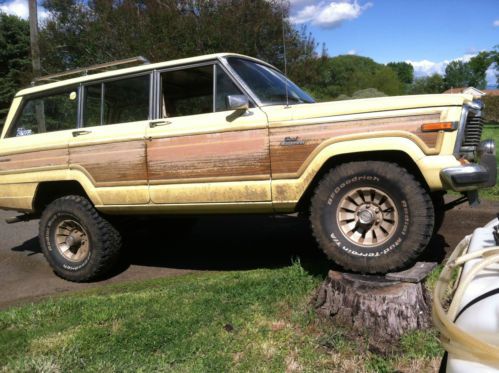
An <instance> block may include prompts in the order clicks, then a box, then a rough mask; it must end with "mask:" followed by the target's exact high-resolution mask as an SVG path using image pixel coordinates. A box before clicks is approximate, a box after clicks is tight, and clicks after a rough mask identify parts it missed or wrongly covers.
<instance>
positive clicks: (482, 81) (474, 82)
mask: <svg viewBox="0 0 499 373" xmlns="http://www.w3.org/2000/svg"><path fill="white" fill-rule="evenodd" d="M492 63H493V61H492V54H491V52H480V53H478V54H477V55H476V56H475V57H473V58H471V59H470V61H469V62H468V65H469V68H470V70H471V79H470V81H469V82H468V86H470V87H475V88H485V87H486V86H487V80H486V71H487V69H488V68H489V66H490V65H491V64H492Z"/></svg>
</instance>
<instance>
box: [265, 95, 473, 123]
mask: <svg viewBox="0 0 499 373" xmlns="http://www.w3.org/2000/svg"><path fill="white" fill-rule="evenodd" d="M472 101H473V96H472V95H466V94H434V95H414V96H390V97H376V98H363V99H358V100H343V101H330V102H321V103H315V104H301V105H293V106H291V107H288V108H286V107H285V106H282V105H279V106H265V107H263V108H262V109H263V111H265V113H266V114H267V116H268V119H269V122H279V121H283V120H300V119H313V118H321V117H329V116H336V115H349V114H361V113H374V112H381V111H390V110H404V109H418V108H430V107H447V106H463V105H464V104H466V103H469V102H472Z"/></svg>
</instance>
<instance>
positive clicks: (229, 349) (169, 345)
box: [0, 263, 443, 373]
mask: <svg viewBox="0 0 499 373" xmlns="http://www.w3.org/2000/svg"><path fill="white" fill-rule="evenodd" d="M321 280H322V279H321V278H319V277H317V276H313V275H310V274H309V273H308V272H306V271H305V270H304V269H303V268H302V266H301V265H300V263H294V264H292V265H291V266H289V267H287V268H280V269H272V270H270V269H269V270H267V269H265V270H252V271H237V272H225V273H202V274H192V275H185V276H179V277H174V278H165V279H159V280H152V281H146V282H140V283H133V284H123V285H117V286H108V287H104V288H101V289H98V290H91V291H86V292H82V293H79V294H71V295H64V296H61V297H57V298H53V299H48V300H45V301H43V302H40V303H36V304H29V305H24V306H21V307H17V308H12V309H9V310H5V311H2V312H0V371H2V372H11V371H25V372H34V371H38V372H68V371H100V372H122V371H142V372H150V371H175V372H216V373H221V372H329V371H334V372H354V371H355V372H391V371H403V372H416V371H420V372H428V371H434V370H435V369H436V368H437V367H438V364H439V362H440V358H441V356H442V353H443V351H442V350H441V348H440V347H439V345H438V342H437V339H436V337H435V335H434V334H433V332H431V331H426V332H421V331H419V332H415V333H412V334H409V335H407V336H406V337H405V338H404V339H403V340H402V341H401V343H400V350H399V352H397V353H394V354H392V355H389V356H379V355H377V354H376V353H373V352H370V351H369V346H368V344H367V342H366V340H365V339H363V338H358V339H355V340H352V339H350V338H348V337H347V336H346V334H345V333H343V332H342V330H339V329H337V328H334V327H332V326H331V325H330V324H329V323H328V322H319V320H318V319H317V317H316V316H315V313H314V312H313V311H311V306H310V305H309V302H310V298H311V296H312V294H313V291H314V289H315V288H316V286H317V285H318V284H319V283H320V282H321Z"/></svg>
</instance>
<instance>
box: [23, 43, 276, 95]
mask: <svg viewBox="0 0 499 373" xmlns="http://www.w3.org/2000/svg"><path fill="white" fill-rule="evenodd" d="M224 57H240V58H244V59H248V60H252V61H255V62H258V63H261V64H264V65H267V66H269V67H272V68H274V69H276V68H275V67H274V66H272V65H270V64H268V63H266V62H264V61H261V60H258V59H256V58H253V57H249V56H245V55H242V54H237V53H214V54H205V55H202V56H196V57H190V58H182V59H177V60H171V61H164V62H158V63H151V64H144V65H139V66H133V67H127V68H123V69H116V70H110V71H104V72H100V73H97V74H90V75H84V76H78V77H75V78H70V79H64V80H60V81H57V82H52V83H46V84H41V85H37V86H33V87H29V88H25V89H22V90H20V91H19V92H17V93H16V97H20V96H26V95H31V94H34V93H40V92H44V91H49V90H53V89H57V88H63V87H66V86H74V85H78V84H80V83H84V82H90V81H94V80H102V79H107V78H112V77H119V76H122V75H129V74H136V73H140V72H145V71H150V70H156V69H164V68H168V67H174V66H179V65H190V64H195V63H201V62H204V61H212V60H218V59H221V58H224Z"/></svg>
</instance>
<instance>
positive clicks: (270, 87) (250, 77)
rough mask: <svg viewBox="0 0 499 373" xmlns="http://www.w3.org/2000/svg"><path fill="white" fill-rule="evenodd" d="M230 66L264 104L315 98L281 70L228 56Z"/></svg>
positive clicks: (301, 102)
mask: <svg viewBox="0 0 499 373" xmlns="http://www.w3.org/2000/svg"><path fill="white" fill-rule="evenodd" d="M227 61H228V62H229V64H230V66H231V67H232V68H233V69H234V70H235V72H236V73H237V74H238V75H239V77H240V78H241V79H242V80H244V82H245V83H246V84H247V85H248V87H249V88H250V89H251V90H252V91H253V93H254V94H255V95H257V97H258V98H259V99H260V101H261V103H262V105H279V104H286V103H287V100H286V86H287V96H288V101H289V104H290V105H292V104H303V103H312V102H314V99H313V98H312V97H310V96H309V95H308V94H307V93H305V92H303V91H302V90H301V88H300V87H298V86H297V85H296V84H294V83H293V82H292V81H291V80H289V79H287V78H286V77H285V76H284V75H282V74H281V73H280V72H279V71H277V70H274V69H272V68H270V67H267V66H265V65H262V64H259V63H256V62H253V61H249V60H246V59H243V58H235V57H230V58H227Z"/></svg>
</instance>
